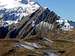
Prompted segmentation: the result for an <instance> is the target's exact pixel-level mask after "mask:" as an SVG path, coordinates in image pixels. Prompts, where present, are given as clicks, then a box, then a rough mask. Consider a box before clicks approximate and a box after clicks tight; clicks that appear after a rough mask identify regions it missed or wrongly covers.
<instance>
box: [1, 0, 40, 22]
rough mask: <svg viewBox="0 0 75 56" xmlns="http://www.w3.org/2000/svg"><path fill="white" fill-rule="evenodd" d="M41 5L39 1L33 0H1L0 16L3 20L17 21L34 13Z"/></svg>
mask: <svg viewBox="0 0 75 56" xmlns="http://www.w3.org/2000/svg"><path fill="white" fill-rule="evenodd" d="M39 7H40V5H39V4H38V3H36V2H34V1H31V0H0V16H1V17H2V18H3V21H6V22H7V21H11V22H13V21H14V22H15V21H16V20H17V21H18V20H21V18H22V17H23V16H27V15H29V14H32V13H33V12H35V11H36V10H37V9H39ZM7 23H8V22H7Z"/></svg>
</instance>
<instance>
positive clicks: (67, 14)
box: [38, 0, 75, 21]
mask: <svg viewBox="0 0 75 56" xmlns="http://www.w3.org/2000/svg"><path fill="white" fill-rule="evenodd" d="M38 2H39V3H40V4H41V5H42V6H46V7H48V8H49V9H50V10H53V11H55V12H56V13H57V14H58V15H59V16H61V17H62V18H63V19H69V20H73V21H75V0H38Z"/></svg>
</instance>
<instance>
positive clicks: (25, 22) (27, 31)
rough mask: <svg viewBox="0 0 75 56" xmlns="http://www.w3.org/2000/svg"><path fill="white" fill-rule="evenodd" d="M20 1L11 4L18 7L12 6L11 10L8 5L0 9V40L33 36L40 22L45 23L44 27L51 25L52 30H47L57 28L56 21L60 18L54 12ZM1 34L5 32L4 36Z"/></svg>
mask: <svg viewBox="0 0 75 56" xmlns="http://www.w3.org/2000/svg"><path fill="white" fill-rule="evenodd" d="M13 1H14V0H13ZM21 1H22V0H21ZM21 1H20V0H17V1H15V2H13V3H12V5H14V3H17V4H18V6H14V7H13V8H11V7H9V5H10V3H9V4H8V5H6V6H5V7H3V8H1V9H0V14H2V16H3V17H2V18H3V23H2V25H3V26H2V27H1V29H0V38H3V37H7V38H8V37H9V38H16V37H17V38H24V37H28V36H30V35H31V34H33V32H34V29H35V27H36V26H37V25H40V23H41V22H46V25H49V24H51V25H52V28H50V27H49V30H50V29H53V28H54V27H56V26H57V23H56V20H58V19H60V17H59V16H58V15H57V14H56V13H55V12H54V11H50V10H49V9H48V8H46V7H42V6H41V5H40V4H39V3H37V2H33V1H31V2H26V3H23V2H21ZM8 2H10V1H7V3H8ZM24 2H25V1H24ZM19 4H20V5H19ZM22 5H23V6H22ZM7 7H9V8H7ZM33 21H34V22H35V24H34V23H33ZM32 24H34V25H35V27H34V26H32ZM44 25H45V24H44ZM3 32H5V34H4V33H3Z"/></svg>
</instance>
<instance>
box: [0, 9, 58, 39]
mask: <svg viewBox="0 0 75 56" xmlns="http://www.w3.org/2000/svg"><path fill="white" fill-rule="evenodd" d="M26 19H27V20H26ZM58 19H59V17H58V16H57V15H56V14H55V12H53V11H50V10H49V9H48V8H46V9H43V8H39V9H38V10H37V11H35V12H34V13H32V14H31V15H29V16H27V18H26V17H24V18H23V19H22V21H21V22H20V23H22V24H21V25H19V26H18V27H17V28H16V29H15V30H12V31H10V30H9V33H10V34H9V36H10V37H11V38H16V37H17V36H19V37H20V36H21V37H23V36H24V37H26V36H27V35H28V34H29V33H32V32H33V31H32V30H34V29H35V27H32V26H31V25H32V21H33V20H34V21H35V26H36V25H37V24H39V23H40V22H41V21H45V22H48V23H50V24H53V23H54V22H56V20H58ZM6 30H7V29H6ZM4 31H5V30H4ZM4 33H5V34H4ZM2 34H4V35H5V36H6V35H8V30H7V31H5V32H3V28H1V29H0V36H1V37H5V36H4V35H2Z"/></svg>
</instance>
